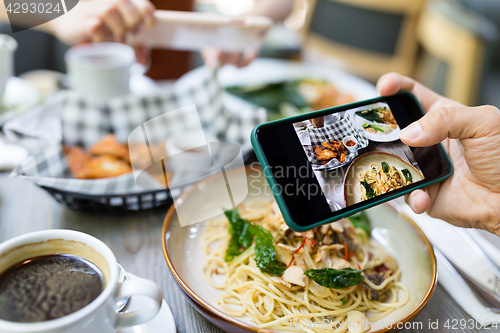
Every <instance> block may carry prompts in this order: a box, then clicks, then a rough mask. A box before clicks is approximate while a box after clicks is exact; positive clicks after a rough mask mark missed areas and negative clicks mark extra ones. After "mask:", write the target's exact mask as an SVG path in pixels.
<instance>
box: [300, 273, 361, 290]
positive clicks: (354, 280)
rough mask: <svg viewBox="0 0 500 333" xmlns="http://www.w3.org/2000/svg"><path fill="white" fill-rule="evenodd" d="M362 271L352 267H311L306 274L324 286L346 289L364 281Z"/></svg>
mask: <svg viewBox="0 0 500 333" xmlns="http://www.w3.org/2000/svg"><path fill="white" fill-rule="evenodd" d="M362 272H363V271H359V270H356V269H352V268H342V269H334V268H322V269H309V270H307V271H305V272H304V274H305V275H306V276H307V277H308V278H310V279H311V280H313V281H315V282H316V283H317V284H319V285H321V286H323V287H326V288H331V289H344V288H349V287H352V286H355V285H358V284H360V283H361V281H363V276H362V275H361V273H362Z"/></svg>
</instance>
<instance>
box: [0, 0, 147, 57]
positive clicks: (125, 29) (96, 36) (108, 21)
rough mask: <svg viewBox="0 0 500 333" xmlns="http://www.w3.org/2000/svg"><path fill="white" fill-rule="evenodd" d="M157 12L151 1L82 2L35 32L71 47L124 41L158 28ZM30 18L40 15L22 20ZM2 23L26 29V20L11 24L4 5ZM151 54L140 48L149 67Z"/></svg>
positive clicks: (1, 16) (82, 0) (141, 55)
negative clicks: (155, 27) (156, 23)
mask: <svg viewBox="0 0 500 333" xmlns="http://www.w3.org/2000/svg"><path fill="white" fill-rule="evenodd" d="M2 5H3V4H2ZM3 6H4V5H3ZM154 10H155V6H154V5H153V4H152V3H151V2H150V1H149V0H80V1H79V2H78V4H77V5H76V6H75V7H74V8H73V9H72V10H70V11H68V12H67V13H66V14H64V15H62V16H59V17H57V18H55V19H53V20H51V21H49V22H47V23H44V24H41V25H39V26H36V27H34V28H33V29H35V30H38V31H42V32H45V33H48V34H51V35H53V36H55V37H56V38H57V39H58V40H59V41H61V42H62V43H64V44H67V45H69V46H71V45H75V44H79V43H88V42H96V43H100V42H123V41H124V40H125V35H126V34H128V33H134V32H135V31H137V30H138V29H139V28H140V27H141V26H143V25H144V26H146V27H153V26H154V25H155V17H154V14H153V13H154ZM30 15H38V14H37V13H30V12H29V11H28V13H26V14H24V15H23V16H22V17H21V19H22V20H23V21H24V20H25V21H27V22H29V20H30ZM0 21H1V22H4V23H11V24H13V25H18V26H24V24H23V23H24V22H23V21H20V22H16V21H14V22H9V18H8V17H7V12H6V10H5V7H3V8H2V7H1V6H0ZM13 37H14V38H16V35H15V34H14V35H13ZM149 53H150V51H149V50H148V49H146V48H143V47H137V48H136V56H137V61H138V62H140V63H143V64H146V63H147V62H148V61H149Z"/></svg>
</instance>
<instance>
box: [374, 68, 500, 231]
mask: <svg viewBox="0 0 500 333" xmlns="http://www.w3.org/2000/svg"><path fill="white" fill-rule="evenodd" d="M377 89H378V91H379V93H380V95H382V96H385V95H392V94H395V93H397V92H399V91H409V92H411V93H412V94H414V95H415V97H416V98H417V99H418V101H419V102H420V104H421V105H422V108H423V109H424V111H425V112H426V113H427V114H426V115H425V116H424V117H422V118H421V119H420V120H419V121H417V122H414V123H413V124H410V125H409V126H408V127H406V128H404V129H403V130H401V132H400V135H399V136H400V139H401V141H403V142H404V143H405V144H407V145H409V146H412V147H425V146H431V145H435V144H437V143H441V144H442V145H443V147H444V149H445V150H446V152H447V154H448V157H449V158H450V161H451V163H452V165H453V175H452V176H451V177H450V178H448V179H447V180H445V181H444V182H442V183H439V184H435V185H431V186H429V187H428V188H426V189H424V190H415V191H413V192H412V193H411V194H410V195H409V196H407V197H406V202H407V203H408V204H409V205H410V207H411V208H412V210H413V211H414V212H415V213H417V214H421V213H423V212H426V211H427V213H428V214H429V215H430V216H432V217H435V218H439V219H442V220H445V221H447V222H449V223H451V224H453V225H456V226H459V227H467V228H478V229H484V230H487V231H489V232H491V233H493V234H496V235H497V236H500V173H499V172H498V166H499V165H500V110H498V109H497V108H496V107H494V106H489V105H484V106H478V107H467V106H465V105H462V104H460V103H458V102H456V101H453V100H451V99H448V98H445V97H443V96H441V95H438V94H437V93H435V92H433V91H432V90H430V89H428V88H426V87H424V86H423V85H421V84H420V83H418V82H416V81H415V80H413V79H411V78H409V77H406V76H402V75H399V74H397V73H389V74H385V75H383V76H382V77H380V79H379V80H378V83H377Z"/></svg>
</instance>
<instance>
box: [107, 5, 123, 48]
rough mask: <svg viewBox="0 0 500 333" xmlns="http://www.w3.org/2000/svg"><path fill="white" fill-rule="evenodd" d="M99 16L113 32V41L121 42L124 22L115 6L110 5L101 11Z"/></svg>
mask: <svg viewBox="0 0 500 333" xmlns="http://www.w3.org/2000/svg"><path fill="white" fill-rule="evenodd" d="M101 18H102V20H103V21H104V23H105V24H106V26H107V27H108V29H109V30H110V31H111V33H112V34H113V37H114V39H115V41H117V42H123V37H124V35H125V24H124V22H123V20H122V18H121V15H120V13H119V12H118V11H117V10H116V8H114V7H110V8H109V9H108V10H106V11H105V12H104V13H103V15H102V17H101Z"/></svg>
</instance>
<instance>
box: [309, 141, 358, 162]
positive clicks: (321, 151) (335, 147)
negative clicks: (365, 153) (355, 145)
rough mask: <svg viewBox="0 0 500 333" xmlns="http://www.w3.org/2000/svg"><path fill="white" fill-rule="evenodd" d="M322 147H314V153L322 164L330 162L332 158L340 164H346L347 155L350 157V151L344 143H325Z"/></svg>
mask: <svg viewBox="0 0 500 333" xmlns="http://www.w3.org/2000/svg"><path fill="white" fill-rule="evenodd" d="M321 146H322V147H321ZM321 146H313V150H314V153H315V154H316V155H317V156H318V160H320V161H321V164H326V163H328V162H330V160H331V159H332V158H336V159H337V160H339V162H340V163H342V164H344V162H345V159H346V158H347V155H349V151H348V150H347V148H346V147H345V146H344V143H343V142H342V141H335V140H330V142H328V141H325V142H323V143H322V144H321Z"/></svg>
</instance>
